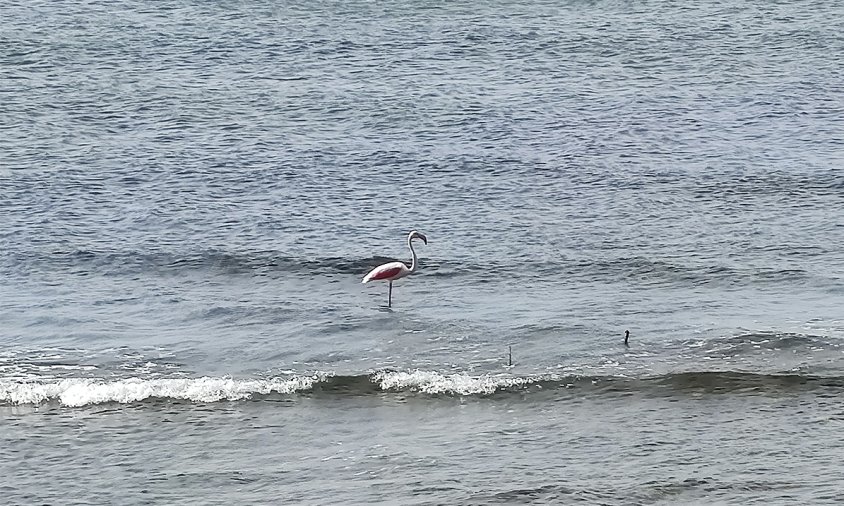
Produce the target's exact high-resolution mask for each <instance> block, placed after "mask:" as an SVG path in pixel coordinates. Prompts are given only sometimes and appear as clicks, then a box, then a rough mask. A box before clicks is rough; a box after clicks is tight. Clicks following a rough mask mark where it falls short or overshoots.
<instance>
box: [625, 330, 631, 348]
mask: <svg viewBox="0 0 844 506" xmlns="http://www.w3.org/2000/svg"><path fill="white" fill-rule="evenodd" d="M628 339H630V331H629V330H625V331H624V346H630V345H629V344H627V340H628Z"/></svg>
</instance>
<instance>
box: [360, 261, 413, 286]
mask: <svg viewBox="0 0 844 506" xmlns="http://www.w3.org/2000/svg"><path fill="white" fill-rule="evenodd" d="M408 274H410V269H408V268H407V266H406V265H405V264H404V262H390V263H387V264H384V265H379V266H378V267H376V268H374V269H372V270H371V271H369V274H367V275H366V276H364V278H363V281H361V283H369V282H370V281H380V280H389V281H393V280H396V279H400V278H403V277H405V276H407V275H408Z"/></svg>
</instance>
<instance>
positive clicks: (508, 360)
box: [507, 346, 513, 367]
mask: <svg viewBox="0 0 844 506" xmlns="http://www.w3.org/2000/svg"><path fill="white" fill-rule="evenodd" d="M507 350H508V351H509V356H508V358H507V366H508V367H512V366H513V346H507Z"/></svg>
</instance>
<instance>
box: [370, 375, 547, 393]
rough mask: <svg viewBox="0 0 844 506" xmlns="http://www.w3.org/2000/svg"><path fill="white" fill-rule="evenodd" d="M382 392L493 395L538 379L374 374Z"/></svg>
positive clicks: (374, 378)
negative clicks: (500, 390)
mask: <svg viewBox="0 0 844 506" xmlns="http://www.w3.org/2000/svg"><path fill="white" fill-rule="evenodd" d="M373 380H374V381H376V382H377V383H378V384H379V385H380V387H381V389H382V390H412V391H417V392H422V393H426V394H457V395H477V394H492V393H495V392H496V391H497V390H499V389H502V388H509V387H514V386H525V385H529V384H531V383H534V382H536V381H537V379H535V378H521V377H513V376H491V375H482V376H469V375H468V374H448V375H446V374H440V373H437V372H432V371H420V370H416V371H409V372H397V371H392V372H379V373H376V374H375V375H373Z"/></svg>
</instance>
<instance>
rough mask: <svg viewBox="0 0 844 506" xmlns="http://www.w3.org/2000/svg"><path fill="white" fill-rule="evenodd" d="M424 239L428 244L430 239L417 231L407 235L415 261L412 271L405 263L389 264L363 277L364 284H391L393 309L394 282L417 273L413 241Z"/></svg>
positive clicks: (390, 292)
mask: <svg viewBox="0 0 844 506" xmlns="http://www.w3.org/2000/svg"><path fill="white" fill-rule="evenodd" d="M414 239H422V242H424V243H425V244H428V238H427V237H425V235H424V234H421V233H419V232H417V231H415V230H412V231H411V232H410V233H409V234H408V235H407V247H408V248H410V255H411V256H412V257H413V261H412V262H411V264H410V269H408V268H407V265H405V264H404V262H389V263H386V264H383V265H379V266H378V267H376V268H374V269H372V270H371V271H369V274H367V275H366V276H364V277H363V281H362V283H369V282H370V281H381V280H387V281H389V282H390V288H389V290H388V291H387V307H393V281H394V280H396V279H401V278H403V277H405V276H407V275H408V274H410V273H411V272H414V271H416V251H415V250H414V249H413V240H414Z"/></svg>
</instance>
